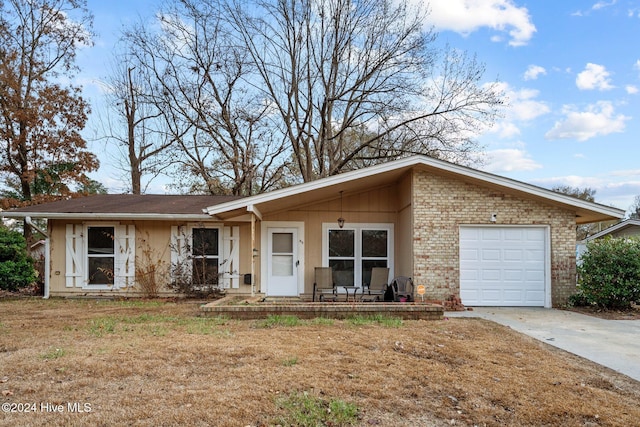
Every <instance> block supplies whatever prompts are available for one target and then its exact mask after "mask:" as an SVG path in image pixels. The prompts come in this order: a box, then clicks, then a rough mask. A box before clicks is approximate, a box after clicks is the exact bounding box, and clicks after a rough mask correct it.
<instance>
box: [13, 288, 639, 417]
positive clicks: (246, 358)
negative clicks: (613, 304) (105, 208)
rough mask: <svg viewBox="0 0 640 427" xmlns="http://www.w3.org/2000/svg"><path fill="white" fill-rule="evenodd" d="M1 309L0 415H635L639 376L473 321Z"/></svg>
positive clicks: (32, 302)
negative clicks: (300, 404) (301, 406)
mask: <svg viewBox="0 0 640 427" xmlns="http://www.w3.org/2000/svg"><path fill="white" fill-rule="evenodd" d="M0 313H2V314H1V316H0V400H1V401H2V403H3V404H9V406H7V408H9V409H12V408H13V409H15V410H16V411H14V412H11V411H9V412H4V413H2V414H0V425H12V426H31V425H33V426H36V425H53V426H57V425H98V426H100V425H104V426H106V425H136V426H147V425H148V426H156V425H167V426H170V425H193V426H199V425H202V426H205V425H229V426H267V425H276V424H278V423H280V424H282V425H287V424H288V425H304V424H303V423H302V422H299V421H298V422H295V421H291V419H290V418H287V412H286V411H287V409H286V408H284V407H283V406H282V405H280V404H279V402H280V399H281V398H282V397H283V396H290V395H297V396H302V395H305V396H306V395H309V396H313V397H314V398H315V399H318V400H320V401H323V402H324V401H326V402H329V401H333V400H337V401H340V402H346V403H348V404H351V405H355V407H357V413H358V415H357V418H356V420H355V421H353V422H349V423H343V424H342V425H362V426H369V425H382V426H416V425H420V426H441V425H489V426H494V425H495V426H497V425H516V426H517V425H569V426H572V425H573V426H600V425H602V426H617V425H620V426H626V425H633V424H635V423H637V420H638V419H639V417H640V408H639V407H638V404H637V403H638V401H640V383H639V382H637V381H634V380H632V379H630V378H628V377H626V376H623V375H620V374H617V373H615V372H613V371H611V370H609V369H606V368H603V367H601V366H599V365H596V364H594V363H591V362H589V361H585V360H584V359H581V358H579V357H576V356H573V355H571V354H568V353H566V352H563V351H561V350H558V349H555V348H553V347H550V346H547V345H546V344H544V343H540V342H538V341H535V340H533V339H531V338H529V337H527V336H524V335H522V334H519V333H517V332H515V331H513V330H511V329H509V328H506V327H503V326H500V325H497V324H495V323H493V322H489V321H486V320H482V319H471V318H456V319H445V320H441V321H418V320H416V321H403V322H388V323H386V322H383V321H382V322H381V321H380V319H378V320H376V321H371V322H367V321H363V319H359V320H358V319H353V320H349V319H347V320H339V321H338V320H334V321H331V320H327V319H320V320H307V321H302V320H298V321H296V320H295V319H287V320H286V321H282V319H280V320H278V319H271V320H270V321H260V320H255V321H253V320H252V321H237V320H228V319H224V318H203V317H200V311H199V307H198V305H197V304H185V303H176V302H154V301H145V302H136V301H89V300H73V301H71V300H48V301H46V300H42V299H21V300H13V301H0ZM32 403H33V404H35V406H33V407H31V406H29V411H26V410H25V408H27V406H25V405H26V404H29V405H30V404H32ZM19 404H21V405H22V406H18V405H19ZM60 405H61V406H60ZM4 408H5V406H3V409H4ZM59 408H62V410H61V411H56V409H59ZM18 409H21V411H18ZM31 409H35V410H31ZM283 419H284V420H285V421H284V422H283V421H282V420H283ZM287 419H289V421H286V420H287ZM313 425H315V424H313ZM333 425H340V424H333Z"/></svg>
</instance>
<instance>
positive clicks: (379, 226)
mask: <svg viewBox="0 0 640 427" xmlns="http://www.w3.org/2000/svg"><path fill="white" fill-rule="evenodd" d="M329 230H354V231H355V242H354V245H355V248H354V249H355V254H354V281H355V286H361V284H362V268H361V264H358V261H360V263H361V262H362V230H385V231H387V232H388V234H387V261H388V265H387V267H389V277H394V265H395V253H394V248H395V236H394V224H393V223H391V222H389V223H364V222H363V223H355V222H350V223H347V224H346V225H345V226H344V227H343V228H340V227H338V224H336V223H335V222H324V223H322V267H328V266H329ZM338 290H339V291H344V289H338Z"/></svg>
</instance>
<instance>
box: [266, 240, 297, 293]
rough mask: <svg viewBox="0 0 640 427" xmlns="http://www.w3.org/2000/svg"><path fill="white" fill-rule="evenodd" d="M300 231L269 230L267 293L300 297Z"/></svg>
mask: <svg viewBox="0 0 640 427" xmlns="http://www.w3.org/2000/svg"><path fill="white" fill-rule="evenodd" d="M297 243H298V229H297V228H269V229H268V236H267V245H268V255H267V256H268V261H267V281H268V282H267V283H268V285H267V293H268V295H270V296H298V266H299V265H300V261H299V259H298V253H297V252H298V251H297V248H298V244H297Z"/></svg>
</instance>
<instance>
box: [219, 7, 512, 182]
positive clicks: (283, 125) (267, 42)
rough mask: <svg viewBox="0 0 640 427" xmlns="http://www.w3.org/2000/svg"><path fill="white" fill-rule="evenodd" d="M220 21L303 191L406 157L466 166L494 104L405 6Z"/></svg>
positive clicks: (492, 90) (233, 13) (462, 60)
mask: <svg viewBox="0 0 640 427" xmlns="http://www.w3.org/2000/svg"><path fill="white" fill-rule="evenodd" d="M226 15H227V16H228V17H230V19H231V20H232V22H233V24H234V26H235V27H236V28H237V29H238V33H239V34H238V36H239V37H240V43H241V44H242V46H244V48H245V49H246V50H247V52H248V53H247V55H248V58H249V60H250V61H251V63H252V65H253V66H254V67H255V71H253V70H252V73H251V74H250V75H248V76H243V78H245V79H247V80H248V81H251V82H252V83H253V86H254V88H255V89H256V90H258V91H260V92H261V93H262V94H263V95H262V96H263V97H264V98H265V99H266V100H267V102H268V103H269V104H270V105H271V108H272V110H273V112H272V114H273V116H274V120H275V116H276V115H277V116H278V120H277V122H274V123H276V125H277V128H276V129H274V130H277V131H278V132H279V133H280V134H281V135H282V137H283V138H284V139H286V140H287V142H288V144H289V146H290V149H291V151H292V153H293V158H294V159H295V161H296V166H297V169H298V171H299V173H300V174H301V177H302V179H303V180H304V181H310V180H313V179H316V178H318V177H323V176H328V175H333V174H337V173H340V172H342V171H344V170H348V169H351V168H354V167H358V166H359V165H362V164H371V163H379V162H382V161H387V160H389V159H392V158H396V157H399V156H406V155H409V154H415V153H422V154H427V155H430V156H433V157H439V158H443V159H448V160H452V161H456V162H461V163H470V162H472V160H473V156H472V153H474V152H475V151H477V149H478V147H477V144H476V143H475V142H474V141H473V137H474V135H476V134H477V131H478V129H480V128H481V127H482V126H486V125H489V124H491V123H492V122H493V120H494V119H495V117H496V114H497V109H498V107H500V105H501V104H502V100H501V93H499V91H498V90H497V85H496V84H488V85H483V84H482V82H481V79H482V75H483V73H484V69H483V67H482V66H481V65H480V64H478V63H477V62H476V60H475V58H469V57H468V56H467V55H466V54H462V53H459V52H457V51H455V50H450V49H446V50H445V51H444V52H438V51H437V50H436V49H435V48H434V47H433V46H434V41H435V34H434V33H433V32H431V31H424V30H423V28H424V24H425V19H426V18H427V15H426V14H425V13H423V12H422V11H420V10H415V9H412V8H410V7H409V6H408V4H407V2H403V1H392V0H360V1H354V0H300V1H295V2H294V1H287V0H261V1H258V2H255V3H251V4H250V5H249V4H247V3H244V2H235V3H233V4H231V5H228V9H227V14H226Z"/></svg>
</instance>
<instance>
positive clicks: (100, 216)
mask: <svg viewBox="0 0 640 427" xmlns="http://www.w3.org/2000/svg"><path fill="white" fill-rule="evenodd" d="M0 215H1V216H3V217H6V218H24V217H31V218H46V219H70V220H71V219H73V220H76V219H81V220H151V221H153V220H156V221H161V220H163V221H167V220H180V221H211V219H212V218H211V216H210V215H205V214H203V215H196V214H194V215H188V214H187V215H185V214H153V213H143V214H141V213H78V212H11V211H4V212H0Z"/></svg>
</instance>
